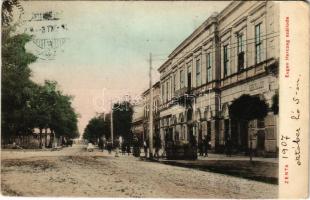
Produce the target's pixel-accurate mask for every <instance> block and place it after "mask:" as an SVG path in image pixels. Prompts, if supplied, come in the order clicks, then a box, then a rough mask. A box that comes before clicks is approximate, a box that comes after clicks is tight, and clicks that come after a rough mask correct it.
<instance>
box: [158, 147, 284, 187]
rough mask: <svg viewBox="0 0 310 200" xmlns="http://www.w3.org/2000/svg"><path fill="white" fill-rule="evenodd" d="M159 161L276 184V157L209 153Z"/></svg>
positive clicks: (160, 161)
mask: <svg viewBox="0 0 310 200" xmlns="http://www.w3.org/2000/svg"><path fill="white" fill-rule="evenodd" d="M158 162H159V163H163V164H168V165H174V166H180V167H187V168H193V169H198V170H202V171H211V172H216V173H221V174H227V175H232V176H237V177H242V178H247V179H252V180H256V181H262V182H267V183H272V184H278V167H279V165H278V159H277V158H263V157H253V160H252V162H250V158H249V157H248V156H239V155H235V156H234V155H233V156H232V157H226V155H224V154H212V153H210V154H209V157H201V156H199V157H198V159H197V160H166V159H159V160H158Z"/></svg>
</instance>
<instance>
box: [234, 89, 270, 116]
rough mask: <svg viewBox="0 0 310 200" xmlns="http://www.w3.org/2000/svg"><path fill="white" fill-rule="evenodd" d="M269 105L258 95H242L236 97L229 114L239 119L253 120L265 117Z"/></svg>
mask: <svg viewBox="0 0 310 200" xmlns="http://www.w3.org/2000/svg"><path fill="white" fill-rule="evenodd" d="M267 112H268V105H267V103H266V102H265V101H262V100H260V98H259V97H257V96H250V95H242V96H240V97H239V98H238V99H235V100H234V101H233V102H232V104H231V106H230V107H229V116H231V118H233V119H237V120H247V121H248V120H253V119H260V118H264V117H265V116H266V115H267Z"/></svg>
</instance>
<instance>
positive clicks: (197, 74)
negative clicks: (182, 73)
mask: <svg viewBox="0 0 310 200" xmlns="http://www.w3.org/2000/svg"><path fill="white" fill-rule="evenodd" d="M200 82H201V79H200V59H197V60H196V86H199V85H200Z"/></svg>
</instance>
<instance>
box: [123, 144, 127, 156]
mask: <svg viewBox="0 0 310 200" xmlns="http://www.w3.org/2000/svg"><path fill="white" fill-rule="evenodd" d="M126 143H127V142H123V143H122V155H125V152H126V146H127V144H126Z"/></svg>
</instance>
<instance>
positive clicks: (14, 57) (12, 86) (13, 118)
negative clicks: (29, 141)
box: [1, 33, 36, 139]
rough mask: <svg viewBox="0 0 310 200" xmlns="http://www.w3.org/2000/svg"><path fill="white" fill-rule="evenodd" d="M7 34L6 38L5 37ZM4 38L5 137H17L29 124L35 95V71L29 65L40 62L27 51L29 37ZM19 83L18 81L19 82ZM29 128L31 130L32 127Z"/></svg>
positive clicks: (3, 92)
mask: <svg viewBox="0 0 310 200" xmlns="http://www.w3.org/2000/svg"><path fill="white" fill-rule="evenodd" d="M4 35H5V36H4ZM4 35H2V39H3V40H2V41H3V44H2V67H1V81H2V88H1V95H2V101H1V104H2V112H1V115H2V120H1V124H2V138H3V139H7V136H8V134H13V135H17V134H18V133H19V132H22V131H25V128H26V127H25V125H26V124H25V123H21V122H26V121H27V116H29V115H30V113H28V111H29V108H28V104H27V102H29V100H30V98H31V96H32V92H33V91H32V89H33V87H34V83H33V82H32V81H31V80H30V75H31V70H30V68H29V67H28V65H29V64H30V63H32V62H35V61H36V57H35V56H34V55H32V54H29V53H27V52H26V50H25V48H24V46H25V44H26V43H27V42H28V41H30V37H29V36H28V35H25V34H21V35H15V36H9V33H5V34H4ZM17 80H18V81H17ZM28 128H29V127H28Z"/></svg>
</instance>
